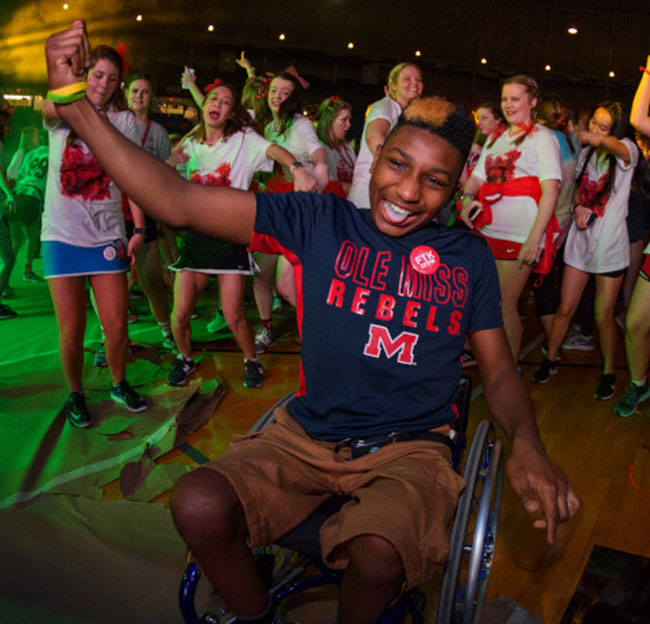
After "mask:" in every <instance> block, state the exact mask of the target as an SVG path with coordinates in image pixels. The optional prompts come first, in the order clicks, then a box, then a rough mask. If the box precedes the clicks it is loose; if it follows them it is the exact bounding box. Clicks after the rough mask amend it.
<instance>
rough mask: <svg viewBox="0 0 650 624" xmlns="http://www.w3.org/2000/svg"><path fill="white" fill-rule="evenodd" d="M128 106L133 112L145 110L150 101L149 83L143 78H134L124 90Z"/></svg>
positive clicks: (147, 108)
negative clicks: (126, 89) (125, 90)
mask: <svg viewBox="0 0 650 624" xmlns="http://www.w3.org/2000/svg"><path fill="white" fill-rule="evenodd" d="M126 100H127V104H128V106H129V108H130V109H131V110H132V111H133V112H134V113H139V112H145V113H146V112H147V111H148V110H149V104H150V103H151V83H150V82H149V81H148V80H144V79H143V78H138V79H137V80H134V81H133V82H132V83H131V84H130V85H129V90H128V91H127V92H126Z"/></svg>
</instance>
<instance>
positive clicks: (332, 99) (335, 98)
mask: <svg viewBox="0 0 650 624" xmlns="http://www.w3.org/2000/svg"><path fill="white" fill-rule="evenodd" d="M340 101H341V96H340V95H333V96H332V97H330V102H332V104H334V102H340Z"/></svg>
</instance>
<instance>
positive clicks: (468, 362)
mask: <svg viewBox="0 0 650 624" xmlns="http://www.w3.org/2000/svg"><path fill="white" fill-rule="evenodd" d="M460 363H461V365H462V367H463V368H465V367H466V366H476V358H475V357H474V354H473V353H472V352H471V351H470V350H469V349H463V352H462V353H461V354H460Z"/></svg>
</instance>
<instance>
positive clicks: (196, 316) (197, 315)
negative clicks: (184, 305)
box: [190, 308, 199, 321]
mask: <svg viewBox="0 0 650 624" xmlns="http://www.w3.org/2000/svg"><path fill="white" fill-rule="evenodd" d="M197 318H199V313H198V312H197V311H196V308H194V310H193V311H192V314H190V319H191V320H192V321H196V319H197Z"/></svg>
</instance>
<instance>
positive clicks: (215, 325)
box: [206, 310, 228, 334]
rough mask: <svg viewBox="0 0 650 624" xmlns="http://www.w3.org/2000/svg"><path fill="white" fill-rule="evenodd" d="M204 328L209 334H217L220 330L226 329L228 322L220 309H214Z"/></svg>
mask: <svg viewBox="0 0 650 624" xmlns="http://www.w3.org/2000/svg"><path fill="white" fill-rule="evenodd" d="M206 329H207V330H208V331H209V332H210V333H211V334H218V333H219V332H220V331H221V330H223V329H228V323H226V319H225V317H224V315H223V312H221V310H215V311H214V316H213V317H212V319H210V321H209V322H208V324H207V326H206Z"/></svg>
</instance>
